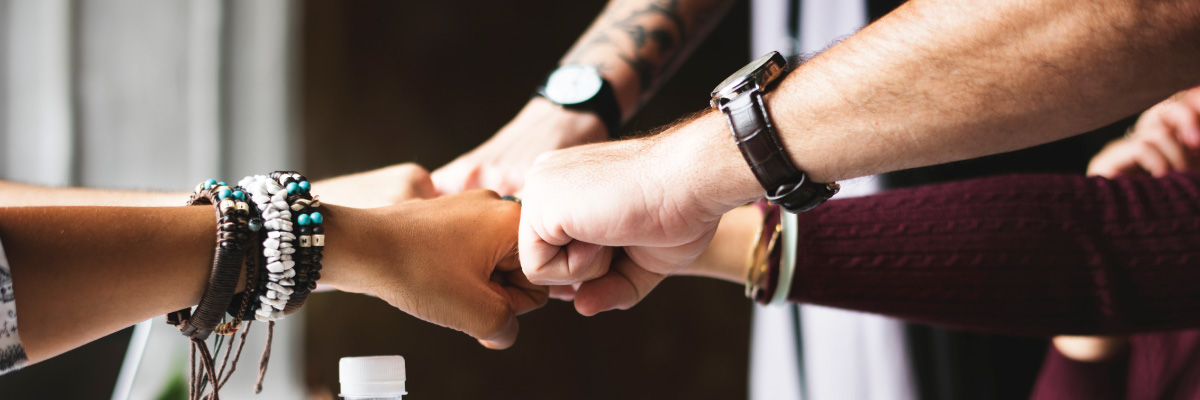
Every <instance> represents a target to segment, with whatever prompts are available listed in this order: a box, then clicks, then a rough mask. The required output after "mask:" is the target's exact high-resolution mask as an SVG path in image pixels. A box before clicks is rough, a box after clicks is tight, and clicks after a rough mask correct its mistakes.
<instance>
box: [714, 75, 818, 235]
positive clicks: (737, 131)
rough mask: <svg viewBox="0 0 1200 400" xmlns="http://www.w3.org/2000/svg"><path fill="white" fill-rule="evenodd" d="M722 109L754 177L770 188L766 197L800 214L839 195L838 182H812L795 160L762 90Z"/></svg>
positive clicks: (738, 98) (730, 102) (738, 97)
mask: <svg viewBox="0 0 1200 400" xmlns="http://www.w3.org/2000/svg"><path fill="white" fill-rule="evenodd" d="M720 108H721V111H722V112H724V113H725V116H726V121H728V123H729V128H730V130H731V131H732V132H733V137H734V139H735V140H736V141H737V146H738V149H739V150H741V152H742V156H743V157H745V158H746V163H748V164H749V165H750V170H751V171H753V172H754V177H755V178H757V179H758V183H760V184H762V186H763V188H764V189H766V190H767V196H766V197H767V200H770V201H771V202H772V203H775V204H778V205H779V206H780V207H783V209H784V210H787V211H788V212H792V213H798V212H803V211H808V210H810V209H812V208H813V207H816V206H819V205H821V203H824V202H825V201H826V200H829V198H830V197H833V195H835V194H837V192H838V189H839V186H838V185H837V184H836V183H830V184H825V183H817V182H813V181H812V180H809V179H808V177H807V176H806V175H805V174H804V173H803V172H801V171H800V170H799V169H797V168H796V165H795V164H793V163H792V159H791V158H790V157H788V155H787V152H786V150H785V149H784V148H783V144H782V143H780V140H779V135H778V133H776V132H775V126H774V125H773V124H772V123H771V117H770V115H768V114H767V108H766V105H765V104H763V98H762V92H761V91H758V90H753V91H750V92H748V93H745V94H743V95H741V96H737V97H736V98H734V99H732V100H730V101H729V102H727V103H725V104H723V105H722V106H721V107H720Z"/></svg>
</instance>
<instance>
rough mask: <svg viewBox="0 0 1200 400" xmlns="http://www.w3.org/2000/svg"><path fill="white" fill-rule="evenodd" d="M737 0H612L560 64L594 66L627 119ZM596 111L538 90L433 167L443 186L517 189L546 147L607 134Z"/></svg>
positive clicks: (448, 189) (445, 188) (444, 190)
mask: <svg viewBox="0 0 1200 400" xmlns="http://www.w3.org/2000/svg"><path fill="white" fill-rule="evenodd" d="M733 4H734V1H731V0H613V1H610V2H609V3H608V5H607V6H606V7H605V8H604V11H602V12H601V14H600V16H599V17H597V19H596V20H595V22H593V23H592V25H591V26H590V27H589V28H588V29H587V30H586V31H585V32H584V33H583V35H582V36H581V37H580V38H579V40H578V41H577V42H576V43H575V45H574V46H572V47H571V49H570V50H568V51H567V53H566V55H564V57H563V58H562V60H561V61H560V65H590V66H595V67H596V68H597V69H598V70H599V72H600V74H601V76H603V77H604V79H606V80H608V81H609V83H611V84H612V85H613V90H614V92H615V93H614V94H615V96H616V100H617V105H618V107H619V108H620V110H621V116H622V118H621V119H622V121H624V120H628V119H629V118H630V117H631V116H633V115H634V114H636V113H637V110H638V109H640V108H641V106H642V104H644V103H645V102H646V101H648V100H649V99H650V98H651V97H652V96H653V95H654V93H655V92H657V91H658V88H659V87H660V86H661V85H662V84H663V83H664V82H665V81H666V80H667V79H668V78H670V76H671V74H673V73H674V71H675V69H676V68H678V67H679V65H680V64H681V63H682V62H683V61H684V60H686V59H687V56H688V55H689V54H690V53H691V51H692V50H693V49H694V48H695V47H696V46H697V45H698V44H699V43H700V42H702V41H703V39H704V37H705V36H707V34H708V32H709V31H710V30H711V29H712V28H713V27H714V26H715V25H716V23H717V22H718V21H720V19H721V17H722V16H723V15H725V13H726V12H727V11H728V9H729V8H730V7H731V6H732V5H733ZM606 137H607V136H606V130H605V127H604V124H603V122H602V121H601V120H600V118H598V117H597V116H596V115H595V114H593V113H590V112H584V111H574V110H568V109H565V108H562V107H559V106H557V105H555V104H553V103H551V102H550V101H549V100H546V99H545V98H542V97H541V96H535V97H534V98H533V99H531V100H530V101H529V103H528V104H526V105H525V107H524V108H523V109H522V110H521V111H520V112H519V113H518V114H517V116H516V117H515V118H513V120H512V121H510V122H509V123H508V124H507V125H505V126H504V127H502V128H501V129H500V130H499V131H498V132H496V134H495V135H494V136H492V138H490V139H488V141H486V142H484V143H483V144H482V145H480V146H479V147H478V148H476V149H474V150H472V151H471V152H469V153H466V154H464V155H463V156H461V157H459V158H458V159H456V160H454V161H453V162H451V163H449V164H447V165H446V166H444V167H442V168H439V169H438V170H437V171H434V174H433V177H434V181H435V182H437V187H438V190H439V191H440V192H441V193H457V192H459V191H462V190H469V189H475V188H488V189H493V190H496V191H499V192H500V193H504V194H512V193H516V192H518V191H520V190H521V188H522V187H523V186H524V181H525V172H526V170H528V169H529V167H530V166H531V165H533V162H534V160H535V159H536V158H537V157H538V155H540V154H541V153H544V152H546V151H551V150H557V149H562V148H567V147H571V146H575V145H579V144H584V143H591V142H597V141H602V140H604V139H605V138H606Z"/></svg>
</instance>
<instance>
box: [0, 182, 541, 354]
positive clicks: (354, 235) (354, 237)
mask: <svg viewBox="0 0 1200 400" xmlns="http://www.w3.org/2000/svg"><path fill="white" fill-rule="evenodd" d="M321 212H322V213H325V214H326V215H327V219H326V222H325V224H324V226H325V229H326V236H327V237H328V241H329V242H328V245H327V246H326V248H325V251H324V268H323V270H322V272H321V275H322V278H321V281H320V282H321V283H323V284H327V285H330V286H332V287H334V288H337V289H340V290H344V291H349V292H356V293H365V294H369V295H372V296H376V297H379V298H381V299H383V300H385V301H387V302H388V303H389V304H391V305H393V306H395V307H397V308H400V309H401V310H403V311H405V312H408V313H410V314H413V315H415V316H417V317H419V318H422V319H425V320H427V321H430V322H433V323H435V324H439V325H443V326H447V327H451V328H454V329H457V330H461V331H464V332H466V333H467V334H469V335H471V336H473V337H476V338H478V339H480V340H481V341H482V342H483V343H484V344H485V345H487V346H489V347H495V348H503V347H507V346H509V345H511V344H512V343H513V340H515V338H516V334H517V323H516V319H515V315H516V314H520V313H523V312H526V311H529V310H531V309H533V308H536V307H538V306H540V305H541V304H542V302H544V300H545V289H544V288H541V287H536V286H533V285H529V284H528V283H527V282H526V281H524V279H523V277H522V276H521V275H520V272H519V271H518V270H517V266H516V263H515V260H513V254H512V251H513V248H514V246H515V243H516V229H515V224H516V221H517V218H518V213H519V206H518V205H516V204H514V203H512V202H506V201H500V200H498V199H496V196H495V195H494V194H489V193H485V192H471V193H466V194H463V195H459V196H452V197H446V198H440V199H435V200H427V201H417V202H410V203H406V204H403V205H398V206H393V207H387V208H377V209H353V208H346V207H338V206H333V205H329V204H326V205H325V206H324V207H322V208H321ZM215 226H216V224H215V223H214V219H213V209H212V208H211V207H210V206H204V207H199V206H198V207H150V208H131V207H3V208H0V245H3V246H4V251H5V253H7V255H8V260H9V264H10V266H11V268H12V274H13V290H14V292H15V295H16V296H15V297H16V305H17V314H18V316H19V321H20V335H21V339H22V342H23V344H24V347H25V350H26V352H27V354H28V356H29V359H30V360H31V361H32V362H38V361H41V360H45V359H47V358H50V357H53V356H55V355H58V354H61V353H62V352H65V351H67V350H69V349H72V348H74V347H78V346H80V345H83V344H85V343H87V342H90V341H92V340H95V339H98V338H100V337H103V336H105V335H107V334H109V333H112V332H115V331H117V330H119V329H121V328H124V327H127V326H130V325H133V324H134V323H137V322H139V321H143V320H146V319H148V318H150V317H153V316H156V315H162V314H166V313H168V312H171V311H175V310H178V309H181V308H184V307H187V306H191V305H194V304H196V303H198V302H199V300H200V297H201V295H202V294H203V292H204V288H205V286H206V283H207V282H206V281H207V279H208V274H209V270H210V269H211V267H212V257H213V249H214V245H215V243H216V241H215V237H216V235H215V233H216V228H215ZM493 272H496V273H498V274H499V275H502V276H504V278H503V279H496V282H504V284H503V285H501V284H499V283H496V282H494V281H493V280H492V278H493V277H492V274H493Z"/></svg>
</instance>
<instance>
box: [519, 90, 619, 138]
mask: <svg viewBox="0 0 1200 400" xmlns="http://www.w3.org/2000/svg"><path fill="white" fill-rule="evenodd" d="M536 95H538V96H541V97H543V98H545V99H546V100H550V102H552V103H555V104H558V105H559V106H562V108H565V109H568V110H575V111H583V112H590V113H593V114H596V116H597V117H599V118H600V121H601V122H603V123H604V128H605V129H606V130H607V131H608V137H609V138H610V139H619V138H620V136H619V135H618V133H619V130H620V129H621V106H620V105H619V104H617V92H616V90H615V89H613V85H612V84H611V83H608V79H604V78H603V77H601V78H600V90H598V91H596V94H595V95H594V96H592V98H590V99H588V100H586V101H583V102H581V103H577V104H561V103H558V102H556V101H554V99H553V98H551V97H550V96H547V95H546V86H545V85H542V86H538V88H537V92H536Z"/></svg>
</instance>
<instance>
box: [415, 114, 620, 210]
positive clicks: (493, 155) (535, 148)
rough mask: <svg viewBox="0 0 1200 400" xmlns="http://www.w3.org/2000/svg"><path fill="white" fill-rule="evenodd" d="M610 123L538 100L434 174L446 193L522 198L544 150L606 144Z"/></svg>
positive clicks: (440, 187) (437, 184)
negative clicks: (531, 169)
mask: <svg viewBox="0 0 1200 400" xmlns="http://www.w3.org/2000/svg"><path fill="white" fill-rule="evenodd" d="M605 132H606V131H605V128H604V123H603V122H601V121H600V118H599V117H597V116H595V115H594V114H591V113H586V112H577V111H571V110H565V109H563V108H562V107H559V106H557V105H555V104H553V103H551V102H550V101H549V100H546V99H543V98H540V97H538V98H534V99H533V100H530V102H529V104H528V105H526V106H525V108H524V109H522V110H521V112H520V113H518V114H517V116H516V118H513V120H512V121H511V122H509V123H508V125H505V126H504V127H503V128H501V129H500V131H499V132H496V135H495V136H492V138H491V139H488V141H487V142H484V143H483V144H482V145H480V146H479V147H478V148H476V149H475V150H472V151H471V152H470V153H467V154H464V155H462V156H461V157H459V158H458V159H456V160H454V161H453V162H451V163H449V164H446V165H445V166H443V167H441V168H439V169H438V170H437V171H434V172H433V181H434V183H435V184H436V186H437V190H438V192H440V193H442V194H453V193H459V192H462V191H464V190H471V189H480V188H485V189H491V190H495V191H497V192H500V193H501V194H505V195H511V194H516V193H517V192H519V191H520V190H521V188H522V187H524V186H525V171H527V170H528V169H529V167H531V166H532V165H533V162H534V160H536V159H537V157H538V156H539V155H541V154H542V153H544V152H547V151H551V150H558V149H563V148H567V147H571V146H575V145H578V144H583V143H590V142H596V141H601V140H604V138H605Z"/></svg>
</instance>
